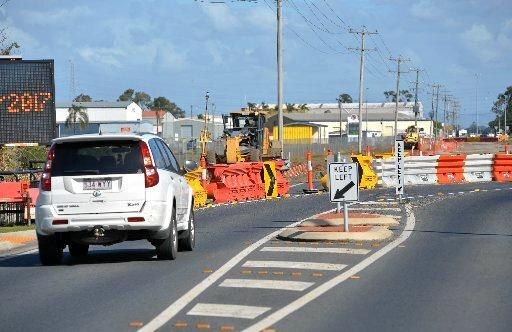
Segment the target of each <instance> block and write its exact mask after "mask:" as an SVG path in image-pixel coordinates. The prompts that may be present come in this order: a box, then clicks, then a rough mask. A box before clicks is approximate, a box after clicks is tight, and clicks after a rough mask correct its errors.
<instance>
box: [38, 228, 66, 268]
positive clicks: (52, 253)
mask: <svg viewBox="0 0 512 332" xmlns="http://www.w3.org/2000/svg"><path fill="white" fill-rule="evenodd" d="M37 244H38V247H39V260H40V261H41V264H43V265H59V264H60V263H61V261H62V251H63V248H62V244H61V243H60V242H59V240H58V239H57V236H56V235H55V234H53V235H39V234H37Z"/></svg>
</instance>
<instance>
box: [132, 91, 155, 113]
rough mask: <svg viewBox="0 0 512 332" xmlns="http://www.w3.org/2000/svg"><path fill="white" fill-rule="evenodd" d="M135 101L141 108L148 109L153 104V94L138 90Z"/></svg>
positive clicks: (134, 97)
mask: <svg viewBox="0 0 512 332" xmlns="http://www.w3.org/2000/svg"><path fill="white" fill-rule="evenodd" d="M133 102H135V103H137V105H139V106H140V107H141V108H143V109H146V108H148V107H149V105H150V104H151V96H150V95H148V94H147V93H145V92H142V91H137V92H135V95H134V96H133Z"/></svg>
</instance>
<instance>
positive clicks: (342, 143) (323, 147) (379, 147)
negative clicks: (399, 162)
mask: <svg viewBox="0 0 512 332" xmlns="http://www.w3.org/2000/svg"><path fill="white" fill-rule="evenodd" d="M393 144H394V140H393V137H371V138H363V144H362V145H363V150H364V149H365V148H366V147H367V146H368V147H369V148H370V149H371V150H372V151H374V152H389V151H391V149H392V148H393ZM357 147H358V144H357V139H352V138H347V137H341V138H340V137H336V138H330V139H329V142H315V141H313V142H311V141H308V142H304V141H300V140H299V141H297V140H285V141H284V149H283V150H284V156H285V158H287V157H291V158H301V157H303V156H305V154H306V153H307V152H308V151H311V153H313V154H322V153H325V151H327V150H331V151H333V152H334V153H336V152H341V153H342V154H350V153H351V152H356V153H357Z"/></svg>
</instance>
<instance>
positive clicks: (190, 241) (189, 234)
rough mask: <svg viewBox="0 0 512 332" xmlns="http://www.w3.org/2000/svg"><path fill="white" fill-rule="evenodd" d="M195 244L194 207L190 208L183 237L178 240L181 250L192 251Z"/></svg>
mask: <svg viewBox="0 0 512 332" xmlns="http://www.w3.org/2000/svg"><path fill="white" fill-rule="evenodd" d="M195 246H196V225H195V218H194V209H193V208H192V207H191V208H190V215H189V217H188V229H187V231H186V235H185V237H183V238H181V239H180V240H179V249H180V250H181V251H192V250H194V247H195Z"/></svg>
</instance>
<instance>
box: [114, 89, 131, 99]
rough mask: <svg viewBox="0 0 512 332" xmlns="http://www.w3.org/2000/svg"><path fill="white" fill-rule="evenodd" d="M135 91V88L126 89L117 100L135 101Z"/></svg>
mask: <svg viewBox="0 0 512 332" xmlns="http://www.w3.org/2000/svg"><path fill="white" fill-rule="evenodd" d="M134 93H135V90H133V89H126V90H124V92H123V93H122V94H121V95H120V96H119V98H117V101H133V94H134Z"/></svg>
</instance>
